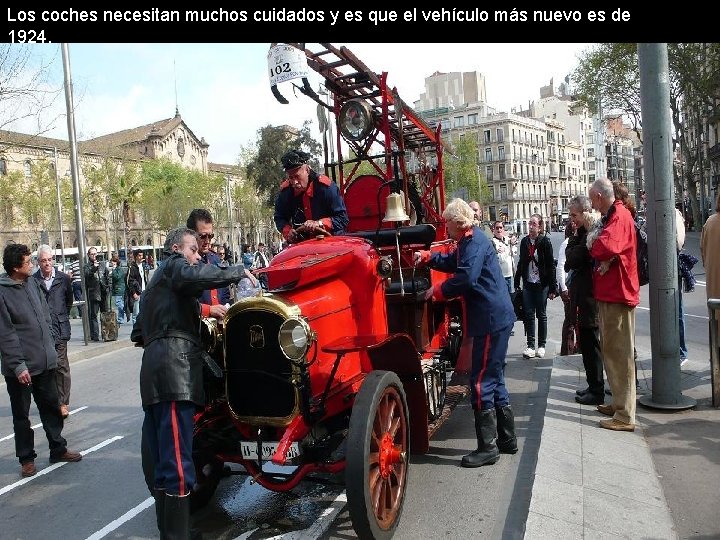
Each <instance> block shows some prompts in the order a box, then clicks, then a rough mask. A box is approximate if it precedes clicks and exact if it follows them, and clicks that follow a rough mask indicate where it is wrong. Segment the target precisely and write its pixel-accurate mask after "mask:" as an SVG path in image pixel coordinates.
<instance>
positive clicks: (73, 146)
mask: <svg viewBox="0 0 720 540" xmlns="http://www.w3.org/2000/svg"><path fill="white" fill-rule="evenodd" d="M61 49H62V60H63V73H64V75H65V108H66V109H67V126H68V139H69V140H70V171H71V173H72V181H73V201H74V203H75V229H76V234H77V238H78V264H79V266H80V284H81V287H82V294H83V299H84V300H85V309H82V310H80V312H81V313H82V322H83V337H84V339H85V345H87V344H88V334H89V333H90V324H89V323H90V320H89V318H88V307H89V306H88V304H87V289H86V287H85V253H86V251H87V250H86V249H85V227H84V226H83V213H82V200H81V195H80V169H79V168H78V158H77V139H76V137H75V109H74V105H73V93H72V76H71V74H70V52H69V50H68V44H67V43H63V44H62V46H61Z"/></svg>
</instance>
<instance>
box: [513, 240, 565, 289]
mask: <svg viewBox="0 0 720 540" xmlns="http://www.w3.org/2000/svg"><path fill="white" fill-rule="evenodd" d="M535 260H536V261H537V267H538V271H539V273H540V284H541V285H542V286H543V287H548V294H553V293H555V294H557V278H556V277H555V259H554V258H553V248H552V244H551V243H550V239H549V238H548V237H547V236H545V235H544V234H541V235H538V237H537V238H536V239H535ZM529 265H530V237H529V236H525V237H524V238H523V239H522V240H521V241H520V260H519V261H518V265H517V269H516V270H515V288H516V289H517V288H519V287H520V278H522V280H523V285H525V280H526V279H527V272H528V266H529Z"/></svg>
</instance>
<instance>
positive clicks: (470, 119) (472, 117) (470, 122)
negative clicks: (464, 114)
mask: <svg viewBox="0 0 720 540" xmlns="http://www.w3.org/2000/svg"><path fill="white" fill-rule="evenodd" d="M477 120H478V115H477V114H468V125H469V126H473V125H475V124H477Z"/></svg>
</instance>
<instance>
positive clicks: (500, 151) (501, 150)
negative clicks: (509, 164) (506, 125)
mask: <svg viewBox="0 0 720 540" xmlns="http://www.w3.org/2000/svg"><path fill="white" fill-rule="evenodd" d="M498 159H499V160H500V161H505V147H504V146H498Z"/></svg>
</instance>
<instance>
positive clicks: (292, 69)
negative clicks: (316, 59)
mask: <svg viewBox="0 0 720 540" xmlns="http://www.w3.org/2000/svg"><path fill="white" fill-rule="evenodd" d="M268 69H269V70H270V85H271V86H272V85H276V84H280V83H283V82H286V81H290V80H292V79H299V78H302V77H307V76H308V74H309V73H310V68H308V65H307V59H306V58H305V53H304V52H303V51H301V50H300V49H298V48H296V47H293V46H292V45H286V44H284V43H278V44H277V45H275V46H274V47H272V48H271V49H270V51H269V52H268Z"/></svg>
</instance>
